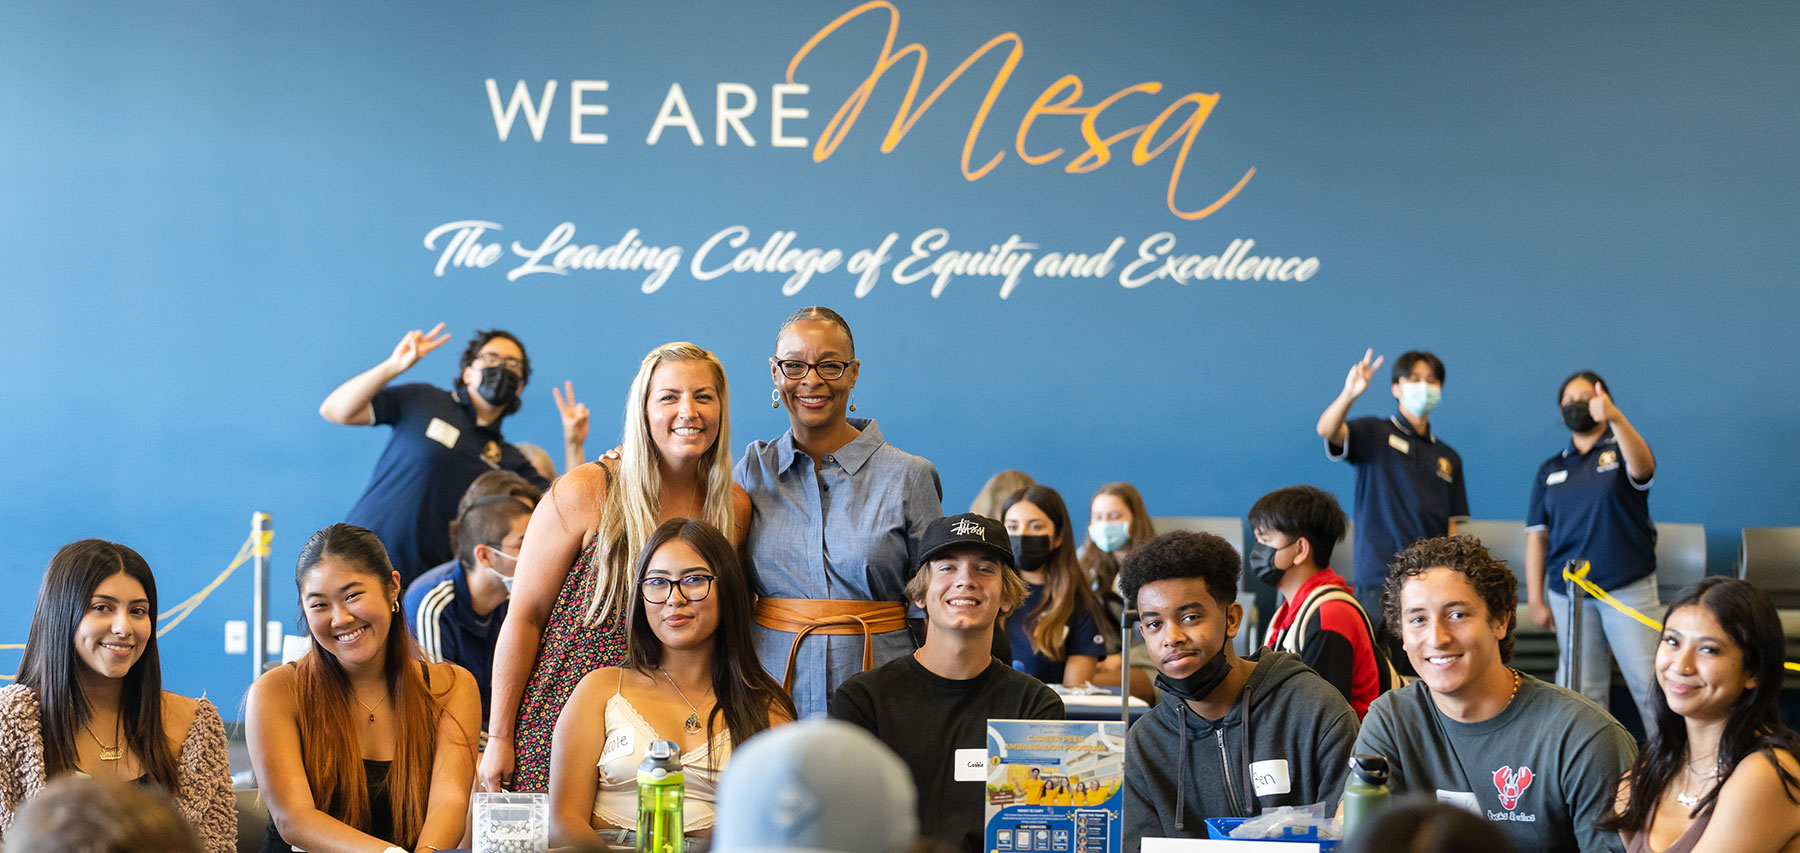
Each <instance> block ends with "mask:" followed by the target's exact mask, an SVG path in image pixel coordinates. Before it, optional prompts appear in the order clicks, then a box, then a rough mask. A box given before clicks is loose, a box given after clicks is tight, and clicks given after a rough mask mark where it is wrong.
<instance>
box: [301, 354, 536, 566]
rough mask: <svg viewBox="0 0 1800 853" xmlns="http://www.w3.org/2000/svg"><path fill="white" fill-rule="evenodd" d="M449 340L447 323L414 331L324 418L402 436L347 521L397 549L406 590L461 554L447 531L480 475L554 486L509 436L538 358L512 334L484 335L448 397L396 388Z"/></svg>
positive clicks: (394, 555)
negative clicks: (499, 471)
mask: <svg viewBox="0 0 1800 853" xmlns="http://www.w3.org/2000/svg"><path fill="white" fill-rule="evenodd" d="M449 340H450V333H448V332H445V331H444V324H443V323H439V324H437V325H436V326H433V327H432V328H431V329H430V331H423V332H422V331H419V330H417V329H414V330H413V331H410V332H407V333H406V334H405V335H404V336H402V337H401V338H400V343H398V344H395V345H394V351H393V353H392V354H390V355H389V356H388V357H387V358H385V359H383V360H382V361H381V363H380V364H377V365H375V366H374V367H371V368H369V369H368V370H365V371H363V372H362V373H359V374H357V375H355V376H353V377H351V378H350V380H349V381H347V382H345V383H344V384H342V385H339V386H338V387H337V388H336V389H335V390H333V391H332V392H331V394H330V395H329V396H327V397H326V398H325V402H323V403H321V404H319V414H320V415H321V416H323V417H324V418H325V419H326V420H328V421H331V422H332V423H334V424H343V425H345V426H374V425H377V424H384V425H387V426H391V427H393V428H394V431H393V435H392V436H391V437H389V439H388V445H387V449H386V450H383V451H382V452H381V459H380V461H378V462H376V463H375V473H374V474H373V475H372V476H370V477H369V485H368V488H367V489H366V490H364V492H363V495H362V497H361V498H360V499H358V500H357V502H356V505H355V506H353V507H351V508H350V512H349V513H348V514H347V515H346V516H345V520H346V521H348V522H350V523H351V524H355V525H357V526H359V527H366V528H368V529H369V530H371V531H373V532H374V533H375V535H376V537H377V538H379V539H380V540H381V542H382V544H383V545H385V546H386V547H387V552H388V559H389V561H390V562H392V563H393V566H394V570H395V571H397V572H399V573H400V587H401V588H402V589H405V588H406V586H407V585H408V584H411V583H412V582H413V578H416V577H418V576H419V575H420V574H421V573H423V572H424V571H425V570H426V569H429V568H431V567H433V566H437V565H441V564H443V563H448V562H450V560H451V558H453V557H455V556H456V554H455V553H453V552H452V549H451V546H450V541H449V537H447V536H445V535H444V531H445V530H447V529H449V527H450V522H451V521H452V520H454V519H455V518H456V502H457V501H459V500H462V496H463V492H464V491H466V490H467V489H468V488H469V484H470V483H473V482H475V478H476V477H479V476H481V475H482V474H484V473H487V472H488V471H491V470H493V469H495V468H504V469H506V470H508V471H515V472H517V473H518V474H519V475H520V476H522V477H524V478H525V479H527V480H530V481H531V482H532V484H533V485H535V486H537V487H538V488H540V489H547V488H549V487H550V483H549V482H548V481H546V480H545V479H544V478H543V477H542V476H541V475H539V474H538V472H537V469H536V468H534V467H532V464H531V460H529V459H527V458H526V457H525V454H523V453H520V452H519V450H518V448H516V447H514V446H512V445H511V444H509V443H507V441H506V437H505V436H503V435H501V434H500V422H501V421H503V420H505V418H506V416H507V415H510V414H512V413H513V412H516V411H518V410H519V392H520V391H521V390H523V389H524V387H525V383H526V382H527V381H529V380H530V379H531V359H530V358H528V357H527V356H526V355H525V345H524V344H523V343H520V342H519V339H518V338H517V337H514V336H513V334H512V333H511V332H505V331H501V330H499V329H491V330H485V331H478V332H476V333H475V337H474V338H471V339H470V340H469V344H468V346H466V347H464V348H463V353H462V360H461V361H460V362H458V364H457V373H456V381H455V382H453V383H451V385H450V387H449V389H448V390H446V389H443V388H438V387H437V386H434V385H427V384H425V383H422V382H412V383H407V384H403V385H393V386H390V385H389V384H388V383H390V382H393V381H394V380H395V379H397V378H399V376H400V374H402V373H405V372H406V371H407V370H409V369H411V368H412V366H413V365H414V364H416V363H417V362H418V361H419V359H421V358H424V357H425V356H426V355H429V354H430V353H431V352H432V351H433V350H436V349H437V348H438V347H441V346H443V345H444V344H445V343H447V342H448V341H449Z"/></svg>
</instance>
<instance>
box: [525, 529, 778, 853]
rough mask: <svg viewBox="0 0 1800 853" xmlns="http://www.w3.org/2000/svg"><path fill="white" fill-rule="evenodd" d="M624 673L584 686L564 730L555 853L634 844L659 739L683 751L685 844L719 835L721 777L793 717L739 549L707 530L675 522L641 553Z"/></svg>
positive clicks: (609, 672)
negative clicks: (739, 754)
mask: <svg viewBox="0 0 1800 853" xmlns="http://www.w3.org/2000/svg"><path fill="white" fill-rule="evenodd" d="M641 553H642V556H640V557H639V559H638V565H637V571H636V578H637V582H636V587H635V590H634V591H635V592H636V594H635V595H634V596H633V597H632V601H631V605H630V607H631V610H630V634H631V644H630V646H629V648H630V653H629V658H628V660H627V663H626V665H625V666H623V667H618V668H611V667H608V668H605V669H597V670H594V671H593V672H590V673H588V674H587V676H586V677H584V678H582V679H581V683H580V684H579V685H577V686H576V688H575V692H574V693H572V694H571V695H570V696H569V701H568V703H567V704H566V705H565V706H564V709H563V713H562V715H561V716H560V717H559V718H558V719H557V721H556V738H555V741H554V744H555V747H554V749H553V750H552V752H551V766H550V802H551V824H550V826H551V830H550V843H551V844H552V845H554V846H562V845H577V844H581V843H583V842H592V841H593V840H594V835H595V832H596V831H598V832H599V833H601V834H602V836H612V837H611V838H610V839H609V840H612V841H626V840H628V839H626V838H624V837H623V835H624V833H625V832H626V831H628V830H629V829H630V828H631V827H632V826H634V825H635V820H636V809H637V766H638V764H639V763H641V762H642V761H643V760H644V754H645V751H646V750H648V749H649V747H650V743H651V742H652V741H654V740H670V741H674V742H675V743H676V744H677V745H678V746H679V747H680V748H681V759H682V765H683V772H684V775H685V777H686V778H685V784H686V789H687V797H686V802H685V806H684V809H683V823H684V824H685V832H687V833H688V834H706V833H709V832H710V831H711V829H712V825H713V810H712V806H713V803H714V797H713V794H714V791H715V790H716V786H717V782H718V774H719V772H720V771H721V770H723V769H724V768H725V763H726V761H727V760H728V759H729V758H730V756H731V751H732V749H734V748H735V747H736V746H738V745H740V744H742V743H743V742H744V740H745V739H746V738H748V737H750V736H751V735H754V734H756V733H758V732H761V731H763V730H764V729H767V728H768V727H769V726H771V725H773V724H776V723H782V722H786V721H788V720H792V719H793V718H794V706H793V703H792V702H791V701H790V700H789V699H788V696H787V694H786V693H785V692H783V691H782V689H781V685H779V684H777V683H776V682H775V679H773V678H771V677H769V675H768V673H766V672H764V671H763V668H762V665H761V664H759V663H758V662H757V660H756V653H755V646H754V645H753V644H752V643H751V639H750V625H751V618H752V611H753V606H752V604H751V592H750V583H749V579H748V578H747V577H746V576H745V574H744V569H743V566H742V565H741V564H740V563H739V562H738V556H737V551H736V550H735V549H734V548H732V546H731V543H730V542H729V541H728V540H726V538H725V536H724V534H721V533H720V532H719V531H718V529H717V528H715V527H713V526H712V525H710V524H707V523H706V522H704V521H692V520H689V519H681V518H677V519H671V520H669V521H666V522H663V524H662V525H661V526H659V527H657V528H656V531H655V532H654V533H653V534H651V536H650V540H649V541H648V542H646V543H644V547H643V550H642V552H641Z"/></svg>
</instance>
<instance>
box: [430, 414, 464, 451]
mask: <svg viewBox="0 0 1800 853" xmlns="http://www.w3.org/2000/svg"><path fill="white" fill-rule="evenodd" d="M461 435H462V430H460V429H457V428H456V427H453V426H451V425H450V424H449V422H447V421H445V420H444V419H442V418H432V419H431V423H430V424H429V425H427V426H426V427H425V437H426V438H429V439H431V440H432V441H435V442H437V443H438V444H441V445H443V446H445V447H455V446H456V439H457V438H458V437H459V436H461Z"/></svg>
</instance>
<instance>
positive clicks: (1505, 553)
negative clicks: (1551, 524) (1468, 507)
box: [1456, 521, 1561, 604]
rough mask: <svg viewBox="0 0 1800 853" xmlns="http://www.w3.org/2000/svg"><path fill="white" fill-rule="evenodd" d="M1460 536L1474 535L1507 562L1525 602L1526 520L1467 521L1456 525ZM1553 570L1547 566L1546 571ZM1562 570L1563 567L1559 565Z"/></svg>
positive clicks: (1496, 556)
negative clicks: (1516, 579) (1515, 577)
mask: <svg viewBox="0 0 1800 853" xmlns="http://www.w3.org/2000/svg"><path fill="white" fill-rule="evenodd" d="M1456 532H1457V534H1458V535H1460V536H1472V537H1474V538H1476V539H1478V540H1480V541H1481V544H1483V545H1486V546H1487V550H1488V553H1489V554H1491V555H1493V557H1494V559H1496V560H1499V561H1501V562H1503V563H1505V564H1506V567H1507V568H1509V569H1512V573H1513V574H1514V575H1515V576H1517V577H1518V579H1519V603H1520V604H1523V603H1525V599H1526V598H1527V594H1526V591H1525V522H1523V521H1465V522H1463V523H1461V524H1458V525H1457V526H1456ZM1550 570H1551V567H1550V566H1545V567H1544V571H1546V572H1548V571H1550ZM1557 571H1561V567H1560V566H1559V567H1557Z"/></svg>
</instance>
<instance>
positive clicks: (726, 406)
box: [587, 341, 737, 622]
mask: <svg viewBox="0 0 1800 853" xmlns="http://www.w3.org/2000/svg"><path fill="white" fill-rule="evenodd" d="M681 361H701V362H705V363H706V365H707V366H708V367H711V368H712V372H713V378H714V379H715V380H716V381H717V385H718V396H719V423H718V437H717V438H716V439H715V440H714V441H713V445H712V447H709V448H707V450H706V453H704V454H702V455H701V457H700V476H701V478H702V481H703V485H704V487H705V489H706V500H705V502H704V503H703V504H702V507H701V512H702V513H703V514H704V517H703V518H700V519H698V520H700V521H704V522H706V523H708V524H711V525H712V526H714V527H716V528H718V529H720V530H722V531H726V535H727V536H729V535H730V532H731V531H733V530H736V529H737V527H736V525H735V524H734V522H735V521H736V519H734V518H733V517H732V509H731V394H730V392H729V391H728V390H727V389H726V386H725V366H724V365H723V364H720V363H719V357H718V356H716V355H714V354H712V353H711V352H708V351H706V350H703V349H701V348H699V347H697V346H695V345H693V344H690V343H688V342H686V341H675V342H672V343H666V344H663V345H662V346H659V347H657V348H656V349H653V350H651V351H650V352H649V354H647V355H645V356H644V360H643V362H642V363H641V364H639V365H638V372H637V376H636V377H635V378H633V379H632V380H631V391H630V392H629V394H628V396H627V397H626V398H625V425H624V429H623V431H622V433H623V434H622V435H621V436H620V437H619V445H620V450H619V476H618V477H617V478H616V479H615V480H614V481H613V482H612V483H609V484H608V487H607V489H606V503H605V505H604V506H602V507H601V509H600V528H599V529H598V530H597V531H595V533H594V536H595V538H596V539H597V540H599V542H600V546H599V548H598V551H597V553H595V555H594V559H595V560H596V562H598V564H599V565H598V566H597V567H596V568H597V569H598V575H597V576H596V579H595V582H594V590H593V595H592V597H591V598H590V599H589V601H588V609H587V615H588V618H589V619H591V620H593V621H595V622H603V621H605V620H606V619H607V617H609V616H611V615H612V613H613V608H614V607H617V606H620V603H621V602H630V601H631V599H632V596H633V594H634V593H633V591H632V589H631V584H632V572H633V571H634V567H635V566H636V565H637V561H638V555H639V552H640V551H641V550H642V549H643V543H645V542H647V541H649V540H650V534H652V533H654V532H656V527H657V524H658V523H659V510H660V508H661V506H662V468H661V467H660V466H658V465H657V464H656V443H655V442H654V441H652V440H651V439H650V418H649V415H648V414H647V405H648V400H649V398H650V376H651V374H654V373H655V372H656V369H657V368H658V367H661V366H663V365H665V364H670V363H674V362H681Z"/></svg>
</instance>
